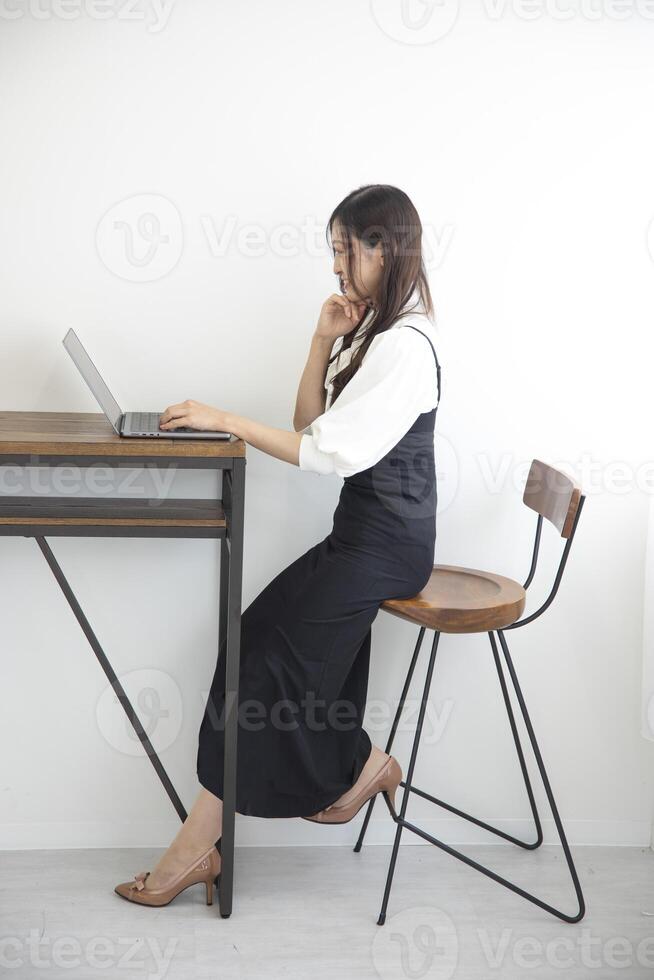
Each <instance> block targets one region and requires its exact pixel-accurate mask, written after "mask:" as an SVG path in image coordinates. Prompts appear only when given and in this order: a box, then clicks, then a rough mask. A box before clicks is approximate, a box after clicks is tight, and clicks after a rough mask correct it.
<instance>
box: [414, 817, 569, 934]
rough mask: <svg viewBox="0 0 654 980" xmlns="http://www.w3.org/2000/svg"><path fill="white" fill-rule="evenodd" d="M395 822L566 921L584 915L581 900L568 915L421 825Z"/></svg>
mask: <svg viewBox="0 0 654 980" xmlns="http://www.w3.org/2000/svg"><path fill="white" fill-rule="evenodd" d="M395 823H397V824H400V825H401V826H402V827H403V828H404V827H405V828H406V829H407V830H410V831H412V832H413V833H414V834H417V835H418V836H419V837H422V838H423V839H424V840H426V841H429V843H430V844H434V845H435V846H436V847H440V849H441V850H442V851H446V852H447V853H448V854H451V855H452V857H455V858H457V859H458V860H459V861H463V863H464V864H467V865H468V866H469V867H470V868H474V869H475V871H480V872H481V873H482V874H484V875H486V877H487V878H492V879H493V881H496V882H497V883H498V884H500V885H504V887H505V888H509V889H510V890H511V891H512V892H515V893H516V895H521V896H522V898H525V899H527V901H528V902H533V904H534V905H538V906H539V908H541V909H545V911H546V912H550V913H551V914H552V915H555V916H556V917H557V918H559V919H563V921H564V922H579V920H580V919H582V918H583V916H584V911H585V909H584V906H583V903H582V902H579V905H578V909H577V911H576V912H575V914H574V915H568V914H567V913H566V912H562V911H561V910H560V909H557V908H554V906H553V905H549V904H548V903H547V902H543V901H542V899H540V898H538V897H537V896H536V895H532V894H531V892H528V891H525V889H524V888H520V886H519V885H516V884H514V883H513V882H512V881H509V879H508V878H503V877H502V875H498V874H496V873H495V872H494V871H491V869H490V868H487V867H486V865H484V864H480V863H479V862H478V861H474V860H473V859H472V858H470V857H468V855H467V854H464V853H463V852H462V851H457V849H456V848H455V847H451V846H450V845H449V844H446V843H444V841H442V840H438V838H437V837H433V836H432V835H431V834H428V833H427V831H426V830H422V829H421V828H420V827H417V826H416V825H415V824H413V823H410V822H409V821H408V820H403V819H402V818H401V817H398V818H397V820H396V821H395Z"/></svg>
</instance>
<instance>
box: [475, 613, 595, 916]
mask: <svg viewBox="0 0 654 980" xmlns="http://www.w3.org/2000/svg"><path fill="white" fill-rule="evenodd" d="M497 635H498V636H499V638H500V643H501V644H502V650H503V651H504V658H505V660H506V665H507V667H508V668H509V673H510V675H511V681H512V683H513V687H514V688H515V693H516V696H517V698H518V703H519V705H520V711H521V712H522V717H523V718H524V722H525V727H526V729H527V732H528V733H529V741H530V742H531V747H532V750H533V753H534V756H535V758H536V762H537V764H538V771H539V772H540V777H541V779H542V781H543V786H544V787H545V792H546V793H547V799H548V802H549V805H550V807H551V810H552V816H553V817H554V823H555V824H556V829H557V831H558V834H559V838H560V840H561V846H562V848H563V853H564V854H565V860H566V863H567V865H568V870H569V871H570V877H571V878H572V883H573V885H574V889H575V894H576V896H577V901H578V903H579V911H578V912H577V913H576V914H575V915H573V916H567V915H563V914H562V913H561V912H559V911H558V910H556V909H553V908H552V907H551V906H548V905H546V904H545V903H543V902H540V901H539V900H538V899H535V898H534V897H533V896H530V895H525V898H529V899H530V900H531V901H533V902H535V904H537V905H540V906H541V908H545V909H547V911H549V912H552V914H553V915H556V916H558V917H559V918H560V919H564V920H565V921H566V922H579V920H580V919H583V917H584V914H585V912H586V905H585V902H584V896H583V894H582V891H581V885H580V884H579V878H578V876H577V871H576V868H575V865H574V861H573V860H572V854H571V853H570V848H569V846H568V841H567V838H566V836H565V831H564V829H563V823H562V822H561V817H560V816H559V811H558V809H557V806H556V801H555V799H554V794H553V792H552V787H551V786H550V781H549V779H548V776H547V771H546V769H545V763H544V762H543V757H542V756H541V754H540V749H539V747H538V742H537V741H536V734H535V732H534V729H533V726H532V724H531V719H530V717H529V712H528V711H527V705H526V704H525V699H524V697H523V694H522V690H521V688H520V684H519V683H518V677H517V674H516V672H515V667H514V666H513V661H512V660H511V655H510V653H509V648H508V646H507V643H506V639H505V637H504V632H503V630H497ZM494 652H495V651H494ZM497 663H498V665H499V658H498V659H497Z"/></svg>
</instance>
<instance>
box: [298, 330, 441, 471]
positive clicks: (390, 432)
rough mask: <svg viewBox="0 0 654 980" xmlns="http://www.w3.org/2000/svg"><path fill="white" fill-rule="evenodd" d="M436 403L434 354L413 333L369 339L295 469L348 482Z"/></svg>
mask: <svg viewBox="0 0 654 980" xmlns="http://www.w3.org/2000/svg"><path fill="white" fill-rule="evenodd" d="M437 401H438V381H437V375H436V363H435V360H434V355H433V352H432V350H431V348H430V346H429V342H428V341H427V339H426V337H424V336H421V334H420V333H419V332H418V331H417V330H412V329H408V328H404V327H395V328H391V329H390V330H386V331H384V333H381V334H379V335H378V336H377V337H375V338H374V339H373V341H372V342H371V344H370V347H369V348H368V350H367V351H366V354H365V357H364V358H363V361H362V362H361V366H360V367H359V369H358V371H357V372H356V374H355V375H354V376H353V377H352V379H351V380H350V381H349V382H348V383H347V385H346V386H345V388H343V390H342V392H341V394H340V395H339V397H338V398H337V399H336V402H335V403H334V404H333V405H330V407H329V408H328V409H327V410H326V411H325V412H323V414H322V415H319V416H318V417H317V418H316V419H314V421H313V422H312V423H311V425H310V426H308V427H307V431H305V432H304V433H303V435H302V438H301V440H300V455H299V466H300V469H301V470H311V471H313V472H315V473H321V474H327V473H336V474H338V476H343V477H345V476H351V475H352V474H353V473H358V472H360V471H361V470H365V469H367V468H368V467H369V466H373V465H374V464H375V463H376V462H378V461H379V460H380V459H381V458H382V457H383V456H385V455H386V453H387V452H389V451H390V450H391V449H392V448H393V446H395V444H396V443H397V442H398V441H399V440H400V439H401V438H402V436H403V435H404V434H405V433H406V432H408V430H409V429H410V428H411V426H412V425H413V423H414V421H415V419H416V417H417V416H418V415H419V414H420V413H421V412H427V411H430V410H431V409H432V408H434V406H435V405H436V404H437Z"/></svg>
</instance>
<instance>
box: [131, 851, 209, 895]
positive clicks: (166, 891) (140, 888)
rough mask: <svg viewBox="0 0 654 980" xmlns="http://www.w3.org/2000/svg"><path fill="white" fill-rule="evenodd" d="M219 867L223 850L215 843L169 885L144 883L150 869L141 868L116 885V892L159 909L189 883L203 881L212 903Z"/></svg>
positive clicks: (196, 883) (194, 883)
mask: <svg viewBox="0 0 654 980" xmlns="http://www.w3.org/2000/svg"><path fill="white" fill-rule="evenodd" d="M220 867H221V861H220V852H219V851H218V849H217V848H216V846H215V845H214V844H212V845H211V847H210V848H209V850H208V851H205V853H204V854H202V855H201V857H199V858H197V860H196V861H194V862H193V864H192V865H191V867H190V868H187V870H186V871H182V872H181V874H178V875H177V877H175V878H173V880H172V881H171V882H170V883H169V884H168V886H167V887H166V888H146V887H145V882H146V879H147V878H148V876H149V874H150V872H149V871H139V872H138V874H135V875H134V878H133V880H132V881H123V882H121V883H120V885H116V887H115V888H114V891H115V892H116V893H117V894H118V895H120V896H121V898H126V899H127V901H128V902H137V903H138V904H139V905H152V906H155V907H157V908H158V907H159V906H161V905H168V904H169V903H170V902H172V900H173V899H174V898H175V897H176V896H177V895H179V893H180V892H183V891H184V889H185V888H188V887H189V886H190V885H198V884H200V883H201V882H204V883H205V885H206V888H207V905H212V904H213V886H214V881H215V879H216V877H217V876H218V875H219V874H220Z"/></svg>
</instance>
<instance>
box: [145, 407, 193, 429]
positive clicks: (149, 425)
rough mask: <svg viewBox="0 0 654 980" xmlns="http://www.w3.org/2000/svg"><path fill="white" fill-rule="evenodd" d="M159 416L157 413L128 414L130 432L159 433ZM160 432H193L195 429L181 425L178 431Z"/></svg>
mask: <svg viewBox="0 0 654 980" xmlns="http://www.w3.org/2000/svg"><path fill="white" fill-rule="evenodd" d="M160 418H161V415H160V414H159V413H158V412H130V413H129V420H130V423H131V425H130V428H131V430H132V432H159V431H160V430H159V419H160ZM161 431H164V432H166V431H174V432H195V429H192V428H189V427H188V426H184V425H181V426H180V427H179V428H178V429H174V430H166V429H163V430H161Z"/></svg>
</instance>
